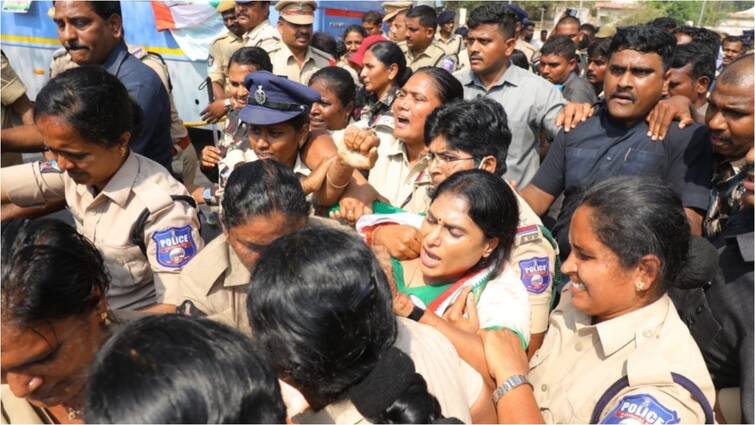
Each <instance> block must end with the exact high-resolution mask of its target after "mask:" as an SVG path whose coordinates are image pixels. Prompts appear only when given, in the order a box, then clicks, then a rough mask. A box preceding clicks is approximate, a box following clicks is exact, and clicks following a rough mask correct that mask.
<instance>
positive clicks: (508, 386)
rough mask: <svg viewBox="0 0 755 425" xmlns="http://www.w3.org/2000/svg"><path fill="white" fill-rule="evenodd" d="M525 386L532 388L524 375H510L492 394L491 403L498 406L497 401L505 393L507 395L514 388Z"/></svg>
mask: <svg viewBox="0 0 755 425" xmlns="http://www.w3.org/2000/svg"><path fill="white" fill-rule="evenodd" d="M524 384H527V385H529V386H530V387H532V384H531V383H530V381H528V380H527V377H526V376H524V375H511V376H509V377H508V378H506V380H505V381H503V384H501V385H500V386H499V387H498V388H496V390H495V391H494V392H493V403H494V404H498V401H499V400H500V399H501V398H502V397H503V396H504V395H506V394H507V393H509V392H510V391H511V390H513V389H514V388H516V387H519V386H521V385H524Z"/></svg>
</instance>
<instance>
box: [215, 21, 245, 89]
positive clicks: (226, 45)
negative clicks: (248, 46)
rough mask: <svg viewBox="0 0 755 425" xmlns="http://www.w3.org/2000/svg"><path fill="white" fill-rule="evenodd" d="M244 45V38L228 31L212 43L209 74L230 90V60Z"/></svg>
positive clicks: (216, 81) (221, 85)
mask: <svg viewBox="0 0 755 425" xmlns="http://www.w3.org/2000/svg"><path fill="white" fill-rule="evenodd" d="M242 47H244V39H243V38H242V37H239V36H237V35H236V34H234V33H232V32H230V31H226V32H225V33H223V34H221V35H220V36H218V38H216V39H215V40H213V42H212V44H210V54H209V56H208V57H207V76H208V77H210V80H212V82H213V83H217V84H219V85H220V87H223V90H225V91H226V92H228V89H229V82H228V61H229V60H230V59H231V56H232V55H233V54H234V53H235V52H236V50H238V49H240V48H242Z"/></svg>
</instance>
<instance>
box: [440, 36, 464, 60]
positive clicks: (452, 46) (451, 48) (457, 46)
mask: <svg viewBox="0 0 755 425" xmlns="http://www.w3.org/2000/svg"><path fill="white" fill-rule="evenodd" d="M435 44H436V45H437V46H438V47H440V48H441V49H443V51H444V52H446V54H447V55H458V54H459V52H461V50H462V49H463V48H464V39H463V38H462V37H461V36H460V35H459V34H452V35H451V38H449V39H448V40H445V39H444V38H443V37H442V36H441V35H440V31H438V32H436V33H435Z"/></svg>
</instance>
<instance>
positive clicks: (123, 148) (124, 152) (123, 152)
mask: <svg viewBox="0 0 755 425" xmlns="http://www.w3.org/2000/svg"><path fill="white" fill-rule="evenodd" d="M121 156H126V147H125V146H121Z"/></svg>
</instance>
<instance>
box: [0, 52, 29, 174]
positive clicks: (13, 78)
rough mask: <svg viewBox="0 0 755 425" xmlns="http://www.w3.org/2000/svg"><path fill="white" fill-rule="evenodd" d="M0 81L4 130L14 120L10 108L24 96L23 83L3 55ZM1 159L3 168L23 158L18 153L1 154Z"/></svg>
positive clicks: (11, 124) (1, 115) (17, 162)
mask: <svg viewBox="0 0 755 425" xmlns="http://www.w3.org/2000/svg"><path fill="white" fill-rule="evenodd" d="M0 80H2V85H1V86H0V96H1V97H2V109H1V110H0V122H1V123H2V128H4V129H5V128H9V127H11V126H13V120H14V118H16V117H15V114H14V113H13V109H11V107H10V106H11V105H13V104H14V103H15V102H16V101H17V100H18V99H19V98H21V96H24V95H25V94H26V87H25V86H24V83H23V82H21V79H19V78H18V75H17V74H16V71H14V70H13V67H11V66H10V62H8V58H6V57H5V53H3V54H2V63H1V67H0ZM18 118H20V117H18ZM1 157H2V166H3V167H8V166H11V165H16V164H20V163H21V162H23V157H22V156H21V154H20V153H18V152H3V153H2V156H1Z"/></svg>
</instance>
